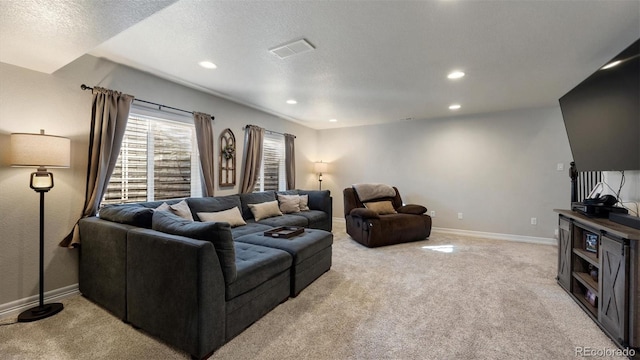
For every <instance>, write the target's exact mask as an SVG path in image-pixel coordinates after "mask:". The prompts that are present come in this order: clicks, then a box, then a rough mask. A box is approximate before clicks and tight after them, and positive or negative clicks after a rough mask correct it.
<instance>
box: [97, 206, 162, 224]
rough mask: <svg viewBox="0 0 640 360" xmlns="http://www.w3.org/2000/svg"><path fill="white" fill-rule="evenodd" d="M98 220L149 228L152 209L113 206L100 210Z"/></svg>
mask: <svg viewBox="0 0 640 360" xmlns="http://www.w3.org/2000/svg"><path fill="white" fill-rule="evenodd" d="M99 216H100V219H103V220H108V221H113V222H117V223H120V224H127V225H133V226H139V227H143V228H147V229H149V228H151V217H152V216H153V209H149V208H146V207H142V206H139V205H113V206H107V207H104V208H102V209H100V215H99Z"/></svg>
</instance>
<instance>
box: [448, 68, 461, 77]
mask: <svg viewBox="0 0 640 360" xmlns="http://www.w3.org/2000/svg"><path fill="white" fill-rule="evenodd" d="M463 76H464V73H463V72H462V71H458V70H456V71H453V72H451V73H449V75H447V77H448V78H449V79H460V78H461V77H463Z"/></svg>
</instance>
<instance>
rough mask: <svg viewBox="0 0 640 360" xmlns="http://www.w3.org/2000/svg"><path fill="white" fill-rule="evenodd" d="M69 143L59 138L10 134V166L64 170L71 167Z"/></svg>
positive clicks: (42, 132) (66, 139)
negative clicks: (58, 168)
mask: <svg viewBox="0 0 640 360" xmlns="http://www.w3.org/2000/svg"><path fill="white" fill-rule="evenodd" d="M70 150H71V141H70V140H69V139H68V138H64V137H61V136H52V135H45V134H44V131H43V130H41V133H40V134H21V133H16V134H11V165H12V166H39V167H60V168H66V167H69V166H70V165H71V155H70V154H71V151H70Z"/></svg>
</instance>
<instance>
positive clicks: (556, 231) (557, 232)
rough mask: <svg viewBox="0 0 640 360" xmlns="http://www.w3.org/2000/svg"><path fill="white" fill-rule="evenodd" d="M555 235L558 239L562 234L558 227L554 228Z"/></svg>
mask: <svg viewBox="0 0 640 360" xmlns="http://www.w3.org/2000/svg"><path fill="white" fill-rule="evenodd" d="M553 236H554V237H555V238H556V239H557V238H558V236H560V231H558V229H555V230H553Z"/></svg>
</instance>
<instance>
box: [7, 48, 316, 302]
mask: <svg viewBox="0 0 640 360" xmlns="http://www.w3.org/2000/svg"><path fill="white" fill-rule="evenodd" d="M0 79H1V81H0V274H2V276H0V305H2V304H6V303H9V302H12V301H15V300H19V299H23V298H26V297H29V296H32V295H36V294H37V293H38V253H39V247H38V216H39V207H38V206H39V205H38V204H39V197H38V194H37V193H36V192H34V191H33V190H31V189H30V188H29V183H28V182H29V174H30V173H31V172H32V171H34V169H29V168H14V167H10V166H9V159H8V156H9V144H10V134H11V133H14V132H31V133H36V132H38V131H39V129H45V130H46V132H47V133H49V134H54V135H60V136H66V137H69V138H71V152H72V154H71V168H69V169H52V170H51V171H52V172H53V173H54V178H55V187H54V188H53V189H52V190H51V191H49V192H48V193H47V194H46V195H45V291H49V290H52V289H58V288H61V287H65V286H68V285H73V284H75V283H77V282H78V274H77V271H78V251H77V250H68V249H64V248H60V247H58V246H57V243H58V242H59V241H60V240H61V239H62V238H63V237H64V236H65V235H66V234H67V232H68V231H69V230H71V228H72V227H73V224H74V223H75V221H76V220H77V217H78V216H79V215H80V213H81V211H82V204H83V201H84V188H85V177H86V167H87V151H88V150H87V149H88V136H89V126H90V116H91V92H90V91H82V90H81V89H80V84H83V83H84V84H87V85H89V86H94V85H97V86H102V87H106V88H109V89H114V90H119V91H122V92H125V93H128V94H132V95H134V96H136V97H137V98H140V99H143V100H149V101H153V102H157V103H161V104H165V105H169V106H173V107H177V108H181V109H186V110H196V111H201V112H206V113H209V114H212V115H214V116H215V122H214V133H215V136H216V138H217V136H219V134H220V132H221V131H222V130H224V129H225V128H231V130H232V131H233V132H234V134H235V135H236V139H237V141H238V143H239V148H238V153H239V154H242V153H243V141H244V131H243V130H242V127H243V126H244V125H246V124H255V125H259V126H262V127H264V128H266V129H269V130H273V131H278V132H287V133H291V134H294V135H296V136H297V139H296V170H297V171H296V177H297V184H296V185H297V187H298V188H315V186H316V184H317V183H316V182H315V179H314V177H313V174H312V173H311V172H312V168H313V165H312V162H313V161H315V154H316V141H317V133H316V131H315V130H313V129H310V128H307V127H305V126H302V125H299V124H296V123H292V122H290V121H285V120H282V119H279V118H277V117H275V116H272V115H269V114H266V113H264V112H261V111H257V110H254V109H251V108H248V107H245V106H241V105H238V104H236V103H233V102H230V101H227V100H224V99H221V98H219V97H215V96H212V95H209V94H206V93H203V92H200V91H196V90H193V89H190V88H187V87H184V86H181V85H177V84H174V83H172V82H169V81H166V80H163V79H160V78H157V77H154V76H151V75H149V74H146V73H143V72H140V71H136V70H133V69H131V68H128V67H125V66H120V65H116V64H113V63H111V62H108V61H104V60H100V59H97V58H95V57H91V56H84V57H82V58H80V59H78V60H77V61H75V62H73V63H71V64H70V65H68V66H67V67H65V68H63V69H61V70H59V71H57V72H56V73H54V74H53V75H47V74H43V73H38V72H35V71H31V70H26V69H23V68H19V67H16V66H12V65H8V64H4V63H0ZM239 165H240V160H239V161H238V166H239ZM216 176H217V175H216ZM216 179H217V178H216ZM239 180H240V176H239V174H238V183H239ZM216 181H217V180H216ZM237 192H238V186H236V187H234V188H225V189H219V188H217V189H216V195H224V194H232V193H237Z"/></svg>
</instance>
